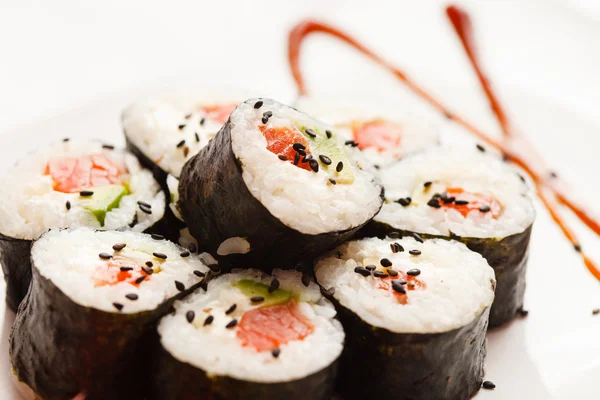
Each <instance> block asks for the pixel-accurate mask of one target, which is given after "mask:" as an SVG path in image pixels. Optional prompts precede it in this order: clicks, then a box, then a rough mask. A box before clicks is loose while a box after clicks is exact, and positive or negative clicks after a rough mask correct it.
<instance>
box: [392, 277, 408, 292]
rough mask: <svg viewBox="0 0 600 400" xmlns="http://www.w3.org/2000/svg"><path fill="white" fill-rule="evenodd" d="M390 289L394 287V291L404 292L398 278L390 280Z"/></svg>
mask: <svg viewBox="0 0 600 400" xmlns="http://www.w3.org/2000/svg"><path fill="white" fill-rule="evenodd" d="M392 289H394V291H395V292H398V293H402V294H406V289H405V288H404V285H403V284H402V283H401V282H400V281H398V280H394V281H392Z"/></svg>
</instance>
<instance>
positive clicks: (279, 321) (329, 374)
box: [153, 269, 344, 400]
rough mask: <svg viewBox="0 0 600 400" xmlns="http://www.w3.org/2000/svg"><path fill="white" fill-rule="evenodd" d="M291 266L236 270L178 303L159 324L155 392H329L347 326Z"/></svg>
mask: <svg viewBox="0 0 600 400" xmlns="http://www.w3.org/2000/svg"><path fill="white" fill-rule="evenodd" d="M307 278H308V277H306V276H305V277H302V275H301V274H300V273H299V272H296V271H282V270H275V271H274V272H273V276H269V275H266V274H264V273H262V272H260V271H258V270H252V269H249V270H243V271H236V272H234V273H232V274H228V275H222V276H220V277H219V278H216V279H214V280H212V281H211V282H210V283H209V284H208V289H207V291H202V290H200V291H197V292H195V293H194V294H192V295H190V296H188V297H186V298H185V299H183V300H182V301H180V302H176V304H175V309H176V311H175V313H174V314H171V315H167V316H165V317H163V318H162V320H161V321H160V323H159V325H158V334H159V336H160V340H159V341H160V352H159V354H160V356H159V357H158V358H157V360H156V366H155V367H153V371H154V372H155V377H154V382H155V384H156V389H155V390H154V391H153V392H154V396H155V397H154V398H156V399H204V398H218V399H224V400H225V399H264V400H269V399H287V400H294V399H298V400H300V399H314V400H319V399H323V400H325V399H326V400H329V399H331V395H332V393H333V385H334V380H335V374H336V369H337V359H338V357H339V356H340V354H341V352H342V347H343V342H344V331H343V329H342V326H341V325H340V323H339V322H338V321H337V320H336V319H335V318H334V317H335V314H336V312H335V309H334V308H333V305H332V304H331V302H330V301H328V300H327V299H325V298H324V297H323V296H322V295H321V293H320V290H319V287H318V286H317V285H316V284H315V283H314V282H310V279H307Z"/></svg>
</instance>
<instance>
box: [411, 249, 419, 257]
mask: <svg viewBox="0 0 600 400" xmlns="http://www.w3.org/2000/svg"><path fill="white" fill-rule="evenodd" d="M408 254H410V255H411V256H418V255H420V254H421V250H417V249H413V250H410V251H409V252H408Z"/></svg>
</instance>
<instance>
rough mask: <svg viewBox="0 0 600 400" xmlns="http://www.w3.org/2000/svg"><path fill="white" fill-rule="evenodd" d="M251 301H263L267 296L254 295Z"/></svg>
mask: <svg viewBox="0 0 600 400" xmlns="http://www.w3.org/2000/svg"><path fill="white" fill-rule="evenodd" d="M250 301H251V302H253V303H262V302H263V301H265V298H264V297H262V296H254V297H251V298H250Z"/></svg>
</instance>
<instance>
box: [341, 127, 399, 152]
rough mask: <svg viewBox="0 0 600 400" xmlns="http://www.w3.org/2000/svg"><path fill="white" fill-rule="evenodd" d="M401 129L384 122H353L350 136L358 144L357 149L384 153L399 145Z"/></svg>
mask: <svg viewBox="0 0 600 400" xmlns="http://www.w3.org/2000/svg"><path fill="white" fill-rule="evenodd" d="M402 133H403V128H402V126H401V125H399V124H395V123H392V122H388V121H384V120H374V121H368V122H354V123H353V124H352V134H353V136H354V140H355V141H356V142H357V143H358V148H359V149H361V150H364V149H366V148H369V147H372V148H374V149H376V150H377V151H379V152H380V153H381V152H384V151H386V150H389V149H391V148H394V147H398V146H399V145H400V141H401V139H402Z"/></svg>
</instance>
